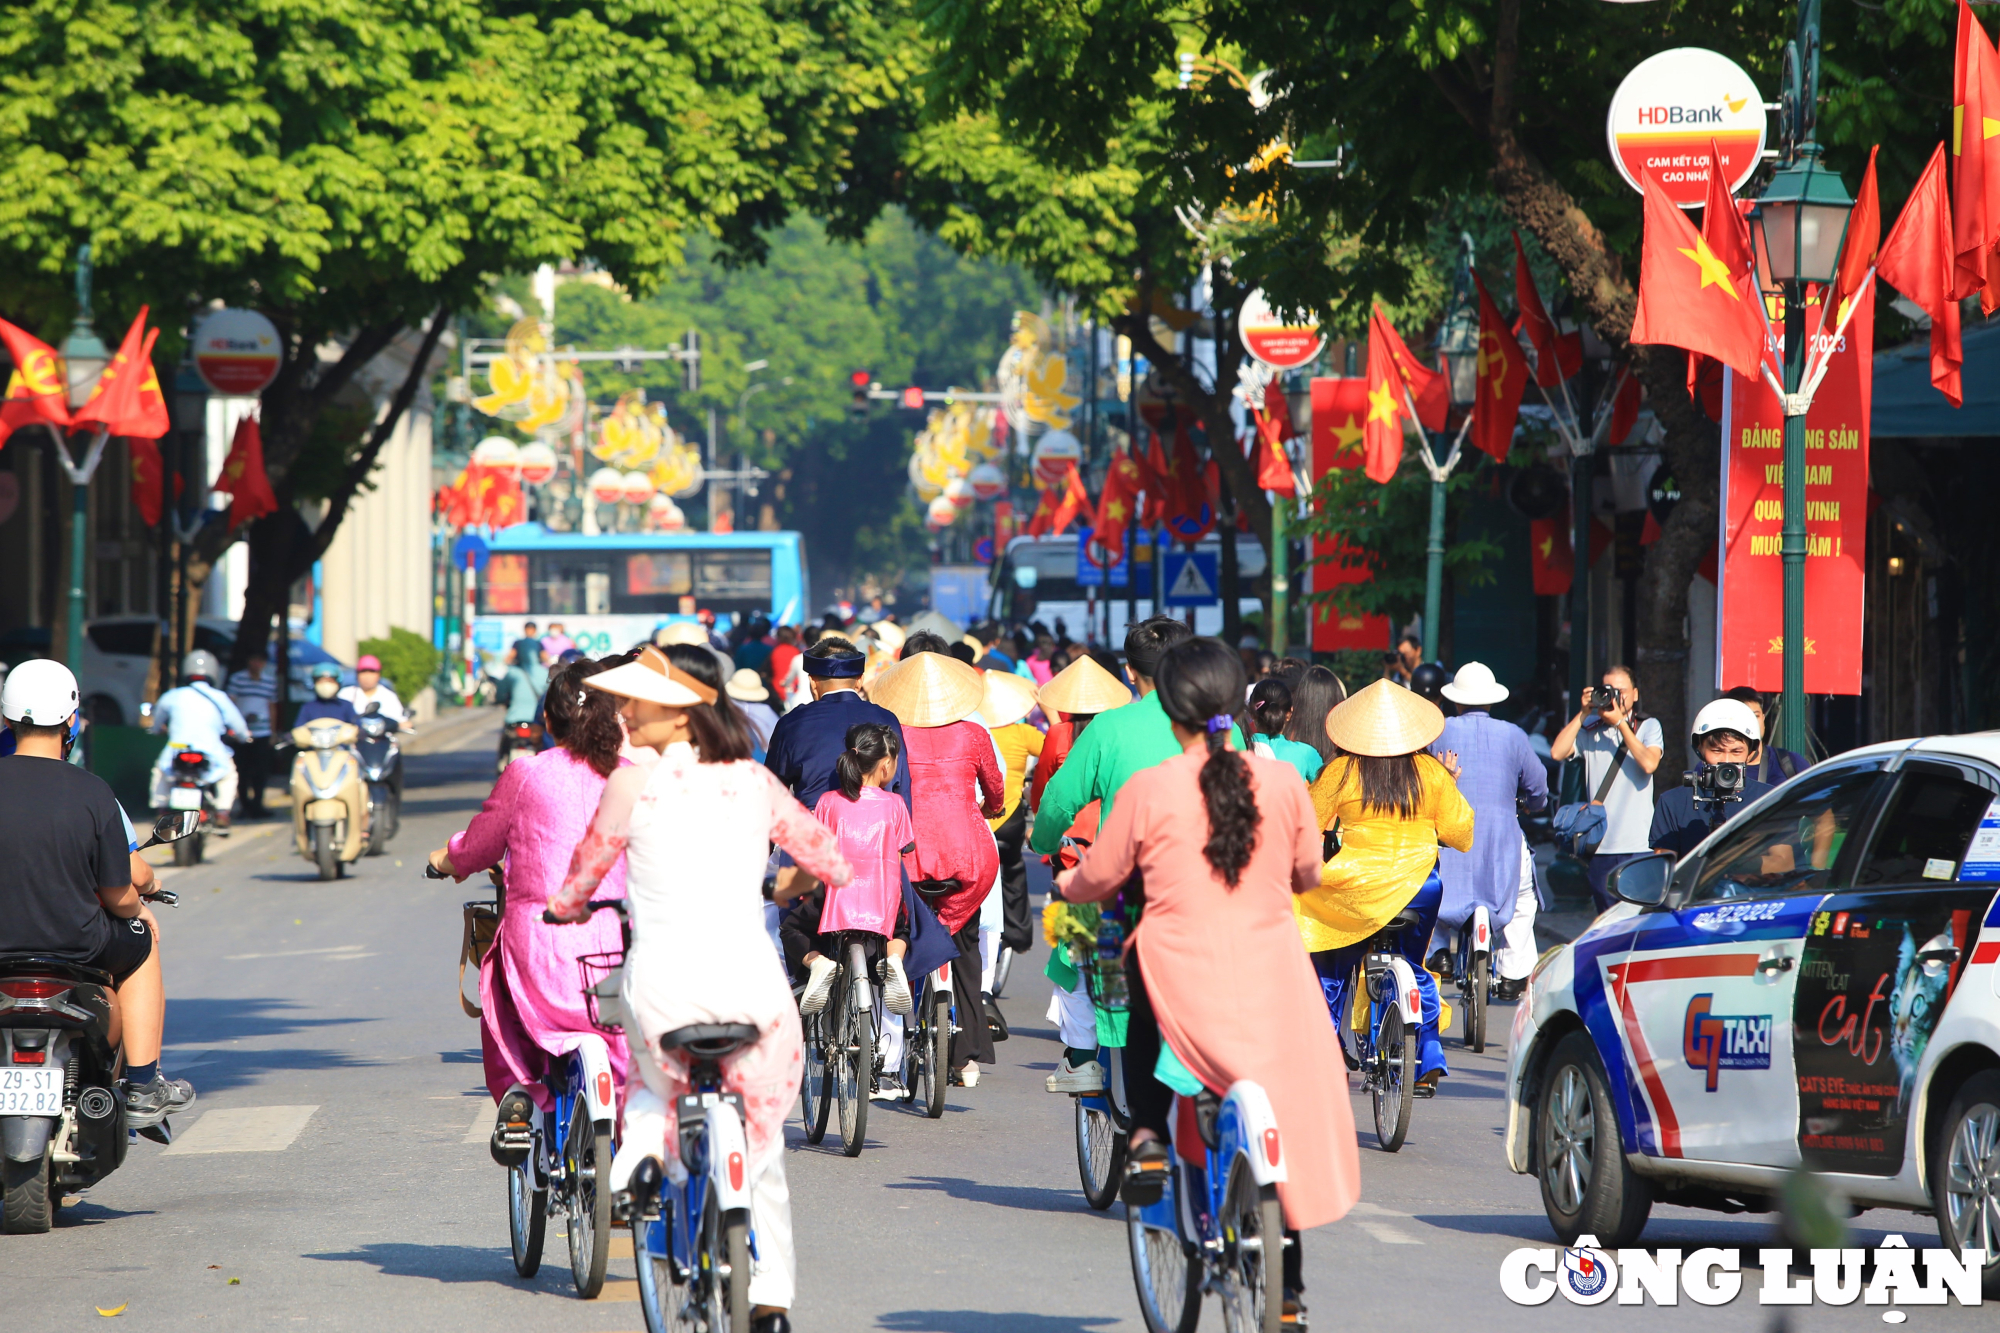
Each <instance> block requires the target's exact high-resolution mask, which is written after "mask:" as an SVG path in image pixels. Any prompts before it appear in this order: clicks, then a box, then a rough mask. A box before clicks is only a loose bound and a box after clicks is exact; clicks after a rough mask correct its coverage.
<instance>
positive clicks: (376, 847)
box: [354, 704, 403, 856]
mask: <svg viewBox="0 0 2000 1333" xmlns="http://www.w3.org/2000/svg"><path fill="white" fill-rule="evenodd" d="M400 729H401V728H400V727H399V726H398V725H397V722H396V719H395V718H393V717H384V716H382V705H381V704H369V705H368V711H367V712H365V713H363V714H362V715H361V738H360V739H359V740H358V741H356V742H355V745H354V749H355V753H356V754H358V755H359V756H360V757H361V777H362V780H363V781H365V782H366V783H367V784H368V855H370V856H380V855H381V854H382V853H383V852H384V851H385V850H387V848H388V846H389V839H391V838H393V837H395V836H396V829H397V828H398V827H399V826H400V825H401V823H402V817H403V798H402V796H401V795H400V794H399V793H400V792H401V790H402V776H403V750H402V747H401V746H399V745H398V744H397V743H396V733H397V731H399V730H400Z"/></svg>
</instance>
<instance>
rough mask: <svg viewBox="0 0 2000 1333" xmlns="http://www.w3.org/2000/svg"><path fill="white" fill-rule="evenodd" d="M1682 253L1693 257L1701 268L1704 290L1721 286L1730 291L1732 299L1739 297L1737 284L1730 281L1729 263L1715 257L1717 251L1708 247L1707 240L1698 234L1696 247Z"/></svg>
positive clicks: (1695, 240) (1695, 242)
mask: <svg viewBox="0 0 2000 1333" xmlns="http://www.w3.org/2000/svg"><path fill="white" fill-rule="evenodd" d="M1680 253H1681V254H1684V255H1686V256H1687V257H1688V258H1689V259H1692V260H1693V261H1694V262H1695V266H1696V267H1697V268H1699V269H1700V270H1701V285H1702V288H1703V289H1704V290H1706V289H1707V288H1710V287H1720V288H1722V290H1723V291H1725V292H1728V293H1729V299H1730V300H1732V301H1734V300H1738V299H1739V298H1738V297H1737V295H1736V284H1735V283H1734V282H1732V281H1730V275H1729V265H1727V264H1725V263H1723V262H1722V261H1721V260H1720V259H1717V258H1716V257H1715V251H1713V250H1711V249H1709V248H1708V242H1707V240H1705V239H1704V238H1702V237H1700V236H1697V237H1695V238H1694V249H1692V250H1682V251H1680Z"/></svg>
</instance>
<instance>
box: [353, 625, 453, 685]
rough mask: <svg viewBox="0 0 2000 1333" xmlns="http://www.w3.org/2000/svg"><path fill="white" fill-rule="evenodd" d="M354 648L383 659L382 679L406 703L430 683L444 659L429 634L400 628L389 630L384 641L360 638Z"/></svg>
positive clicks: (393, 626) (361, 652)
mask: <svg viewBox="0 0 2000 1333" xmlns="http://www.w3.org/2000/svg"><path fill="white" fill-rule="evenodd" d="M354 646H355V648H356V649H357V650H358V652H359V655H360V656H363V657H365V656H367V655H368V654H370V653H373V654H374V655H375V656H376V657H379V658H381V659H382V678H383V679H384V680H386V681H388V682H389V687H390V688H391V689H393V690H395V691H396V697H397V698H399V699H401V700H402V701H403V702H404V703H406V704H407V703H408V702H410V700H412V699H414V698H416V697H417V695H418V693H419V692H421V691H422V690H423V688H424V686H426V685H428V684H430V683H431V677H433V676H435V675H437V669H438V666H439V664H440V663H442V662H443V660H444V654H443V653H441V652H439V651H438V650H437V648H436V647H435V646H434V645H433V644H432V643H431V639H430V635H428V634H415V633H412V632H411V631H409V630H406V629H404V628H402V627H401V626H399V625H391V626H390V627H389V637H388V638H386V639H362V640H360V641H358V642H357V643H356V644H355V645H354Z"/></svg>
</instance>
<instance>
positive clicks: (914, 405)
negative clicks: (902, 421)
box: [903, 384, 924, 412]
mask: <svg viewBox="0 0 2000 1333" xmlns="http://www.w3.org/2000/svg"><path fill="white" fill-rule="evenodd" d="M903 406H904V407H907V408H910V409H912V410H913V411H917V412H921V411H923V410H924V391H923V390H922V389H919V388H918V387H917V386H916V385H914V384H912V385H911V386H910V387H909V388H907V389H905V390H903Z"/></svg>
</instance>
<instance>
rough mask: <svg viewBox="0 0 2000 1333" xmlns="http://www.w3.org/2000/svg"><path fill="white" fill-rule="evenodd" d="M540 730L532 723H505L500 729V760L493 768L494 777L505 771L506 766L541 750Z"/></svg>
mask: <svg viewBox="0 0 2000 1333" xmlns="http://www.w3.org/2000/svg"><path fill="white" fill-rule="evenodd" d="M541 739H542V729H541V728H540V727H538V726H536V725H535V724H534V723H532V722H507V723H503V724H501V727H500V758H499V760H498V762H497V763H496V764H495V766H494V776H495V777H498V776H499V775H500V774H502V773H505V772H506V771H507V765H509V764H511V763H513V762H514V761H515V760H516V759H518V758H521V757H523V756H526V755H531V754H533V753H535V751H536V750H538V749H540V748H541Z"/></svg>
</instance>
